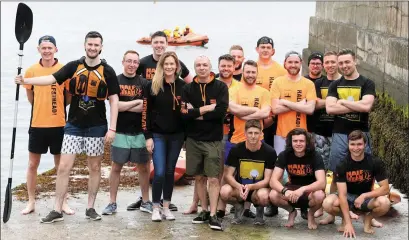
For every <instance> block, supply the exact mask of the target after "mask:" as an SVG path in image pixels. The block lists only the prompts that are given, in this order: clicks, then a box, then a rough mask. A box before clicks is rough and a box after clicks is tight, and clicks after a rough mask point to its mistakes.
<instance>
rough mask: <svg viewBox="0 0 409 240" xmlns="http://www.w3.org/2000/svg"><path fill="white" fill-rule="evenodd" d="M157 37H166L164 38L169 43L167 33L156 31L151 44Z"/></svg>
mask: <svg viewBox="0 0 409 240" xmlns="http://www.w3.org/2000/svg"><path fill="white" fill-rule="evenodd" d="M155 37H164V38H165V39H166V42H168V38H167V36H166V34H165V32H163V31H156V32H154V33H153V34H152V36H151V42H152V40H153V39H154V38H155Z"/></svg>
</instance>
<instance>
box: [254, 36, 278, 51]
mask: <svg viewBox="0 0 409 240" xmlns="http://www.w3.org/2000/svg"><path fill="white" fill-rule="evenodd" d="M260 44H271V47H272V48H274V42H273V39H272V38H270V37H266V36H264V37H261V38H260V39H259V40H258V41H257V47H258V46H260Z"/></svg>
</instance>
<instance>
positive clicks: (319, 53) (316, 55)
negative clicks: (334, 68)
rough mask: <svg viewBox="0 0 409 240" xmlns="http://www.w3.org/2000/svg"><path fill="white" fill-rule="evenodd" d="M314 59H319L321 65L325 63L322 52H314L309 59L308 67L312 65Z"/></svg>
mask: <svg viewBox="0 0 409 240" xmlns="http://www.w3.org/2000/svg"><path fill="white" fill-rule="evenodd" d="M313 59H319V60H321V63H323V62H324V55H323V54H322V53H321V52H313V53H311V55H310V56H309V57H308V63H307V64H308V65H310V61H311V60H313Z"/></svg>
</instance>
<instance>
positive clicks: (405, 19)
mask: <svg viewBox="0 0 409 240" xmlns="http://www.w3.org/2000/svg"><path fill="white" fill-rule="evenodd" d="M399 36H400V37H402V38H406V39H408V36H409V35H408V16H404V15H402V18H401V29H400V33H399Z"/></svg>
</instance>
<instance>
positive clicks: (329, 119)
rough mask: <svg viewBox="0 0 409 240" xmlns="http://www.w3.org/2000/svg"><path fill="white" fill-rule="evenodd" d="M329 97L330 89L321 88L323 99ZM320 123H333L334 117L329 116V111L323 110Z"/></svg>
mask: <svg viewBox="0 0 409 240" xmlns="http://www.w3.org/2000/svg"><path fill="white" fill-rule="evenodd" d="M327 96H328V87H321V99H326V98H327ZM319 121H321V122H333V121H334V116H333V115H329V114H328V113H327V111H326V110H325V108H324V109H322V111H321V114H320V116H319Z"/></svg>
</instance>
